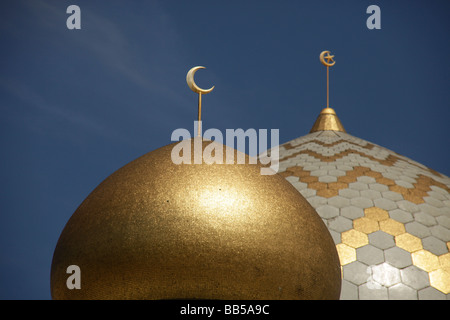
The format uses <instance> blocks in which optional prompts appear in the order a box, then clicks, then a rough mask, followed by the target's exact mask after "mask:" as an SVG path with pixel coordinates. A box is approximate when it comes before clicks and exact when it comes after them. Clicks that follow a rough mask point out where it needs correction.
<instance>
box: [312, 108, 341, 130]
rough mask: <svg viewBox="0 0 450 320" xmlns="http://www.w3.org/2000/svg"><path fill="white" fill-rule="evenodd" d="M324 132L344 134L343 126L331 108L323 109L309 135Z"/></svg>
mask: <svg viewBox="0 0 450 320" xmlns="http://www.w3.org/2000/svg"><path fill="white" fill-rule="evenodd" d="M326 130H332V131H341V132H346V131H345V129H344V126H343V125H342V123H341V121H340V120H339V118H338V116H337V115H336V112H335V111H334V110H333V109H332V108H324V109H323V110H322V111H321V112H320V114H319V116H318V117H317V120H316V122H315V123H314V125H313V127H312V128H311V131H310V133H311V132H316V131H326Z"/></svg>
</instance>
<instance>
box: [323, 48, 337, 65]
mask: <svg viewBox="0 0 450 320" xmlns="http://www.w3.org/2000/svg"><path fill="white" fill-rule="evenodd" d="M325 55H327V56H325ZM333 58H334V56H331V55H330V51H328V50H325V51H322V53H321V54H320V62H322V64H323V65H324V66H326V67H332V66H334V64H335V63H336V61H334V60H333ZM325 59H326V60H327V61H325Z"/></svg>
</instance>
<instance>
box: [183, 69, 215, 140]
mask: <svg viewBox="0 0 450 320" xmlns="http://www.w3.org/2000/svg"><path fill="white" fill-rule="evenodd" d="M198 69H205V67H202V66H197V67H193V68H192V69H191V70H189V71H188V73H187V75H186V82H187V84H188V86H189V88H191V90H192V91H194V92H196V93H198V128H197V136H199V137H200V136H201V127H202V126H201V121H202V94H207V93H210V92H211V91H213V89H214V87H215V86H212V87H211V88H209V89H202V88H200V87H199V86H197V84H196V83H195V81H194V75H195V73H196V72H197V70H198Z"/></svg>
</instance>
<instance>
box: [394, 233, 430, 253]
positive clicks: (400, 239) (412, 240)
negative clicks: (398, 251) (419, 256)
mask: <svg viewBox="0 0 450 320" xmlns="http://www.w3.org/2000/svg"><path fill="white" fill-rule="evenodd" d="M395 244H396V245H397V247H399V248H402V249H403V250H406V251H408V252H414V251H417V250H420V249H423V247H422V240H420V239H419V238H417V237H416V236H413V235H412V234H409V233H402V234H400V235H398V236H395Z"/></svg>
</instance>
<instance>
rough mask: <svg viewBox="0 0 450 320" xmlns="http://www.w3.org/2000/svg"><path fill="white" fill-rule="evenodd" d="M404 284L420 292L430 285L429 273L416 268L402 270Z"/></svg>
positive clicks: (410, 267)
mask: <svg viewBox="0 0 450 320" xmlns="http://www.w3.org/2000/svg"><path fill="white" fill-rule="evenodd" d="M400 274H401V278H402V282H403V283H404V284H406V285H407V286H409V287H411V288H413V289H416V290H420V289H423V288H426V287H427V286H429V285H430V279H429V277H428V273H427V272H425V271H423V270H422V269H419V268H417V267H416V266H409V267H407V268H404V269H402V270H400Z"/></svg>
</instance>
